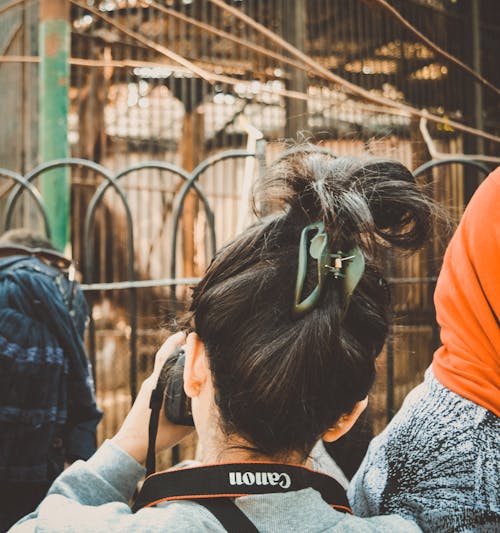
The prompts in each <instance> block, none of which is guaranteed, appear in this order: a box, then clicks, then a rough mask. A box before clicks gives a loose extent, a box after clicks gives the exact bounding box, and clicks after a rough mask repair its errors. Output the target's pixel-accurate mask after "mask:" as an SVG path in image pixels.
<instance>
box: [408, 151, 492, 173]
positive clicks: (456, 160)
mask: <svg viewBox="0 0 500 533" xmlns="http://www.w3.org/2000/svg"><path fill="white" fill-rule="evenodd" d="M455 163H456V164H459V165H465V166H469V167H473V168H475V169H477V170H480V171H481V172H484V173H485V174H486V175H488V174H489V173H490V172H491V170H490V169H489V168H488V167H487V166H486V165H485V164H484V163H481V162H479V161H474V160H472V159H464V158H462V157H459V156H457V157H449V158H446V159H432V160H431V161H427V162H426V163H424V164H423V165H420V166H419V167H418V168H416V169H415V170H414V171H413V175H414V176H415V178H418V177H419V176H420V175H421V174H423V173H424V172H426V171H427V170H430V169H432V168H435V167H440V166H443V165H451V164H455Z"/></svg>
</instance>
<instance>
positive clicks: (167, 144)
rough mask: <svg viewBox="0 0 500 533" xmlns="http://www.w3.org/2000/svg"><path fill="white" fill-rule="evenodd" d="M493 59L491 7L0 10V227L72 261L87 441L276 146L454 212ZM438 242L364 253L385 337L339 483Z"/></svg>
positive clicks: (111, 413) (245, 216)
mask: <svg viewBox="0 0 500 533" xmlns="http://www.w3.org/2000/svg"><path fill="white" fill-rule="evenodd" d="M498 50H500V4H499V2H498V0H390V1H385V0H291V1H287V0H230V1H229V0H228V1H226V2H223V1H222V0H161V1H160V0H158V1H152V0H144V1H140V0H0V116H1V119H2V125H1V127H0V167H1V168H0V178H1V179H0V209H1V214H2V218H1V224H2V226H3V227H2V228H1V229H2V230H3V229H7V228H12V227H20V226H24V227H29V228H33V229H38V230H39V231H41V232H45V233H47V234H50V236H51V237H52V238H53V240H54V242H55V243H56V245H57V246H58V247H59V248H60V249H61V250H65V251H66V252H67V253H68V254H71V255H72V257H73V258H74V260H75V262H76V263H77V268H78V269H79V271H80V272H81V281H82V283H83V288H84V290H85V294H86V296H87V298H88V300H89V303H90V304H91V309H92V317H91V322H90V329H89V335H88V349H89V354H90V357H91V360H92V363H93V366H94V375H95V380H96V388H97V395H98V403H99V405H100V407H101V408H102V409H103V410H104V412H105V416H104V419H103V422H102V423H101V425H100V429H99V435H100V439H101V440H102V439H103V438H105V437H107V436H110V435H112V434H113V433H114V431H115V430H116V429H117V427H118V425H119V424H120V422H121V420H122V419H123V417H124V415H125V413H126V412H127V410H128V408H129V406H130V403H131V399H132V398H133V397H134V395H135V392H136V390H137V385H138V384H140V382H141V380H142V378H143V377H144V375H146V374H147V373H148V371H149V370H150V367H151V362H152V357H153V354H154V353H155V351H156V349H157V347H158V346H159V344H160V343H161V341H162V339H164V338H165V337H166V335H167V334H168V329H169V328H170V327H172V326H171V323H172V320H173V319H175V317H176V316H178V315H179V313H182V312H183V310H184V308H185V304H186V301H187V297H188V295H189V287H190V286H192V285H193V284H194V283H195V282H196V279H197V278H198V276H200V274H201V273H202V272H203V270H204V268H205V267H206V266H207V265H208V263H209V261H210V258H211V256H212V254H213V252H214V249H215V247H216V246H220V245H221V244H223V243H224V242H226V241H227V240H228V239H230V238H231V237H232V236H233V235H234V234H235V233H236V232H237V231H238V230H239V229H242V228H243V227H245V226H246V225H247V224H249V223H250V222H251V221H252V216H253V215H252V214H251V211H250V209H249V204H250V196H251V189H252V185H253V183H254V182H255V181H256V180H258V179H259V178H260V177H261V176H262V175H263V173H264V172H265V169H266V166H267V165H268V164H269V163H270V162H271V161H272V160H273V159H274V158H275V157H276V156H277V155H279V153H280V152H281V151H282V150H283V149H284V147H285V146H286V145H287V143H288V144H289V143H290V142H297V141H301V140H308V141H310V142H313V143H317V144H320V145H321V146H322V147H323V148H324V149H325V150H329V151H331V152H333V153H334V154H336V155H346V154H347V155H359V154H363V153H366V154H372V155H376V156H385V157H392V158H395V159H398V160H400V161H402V162H403V163H404V164H406V165H407V166H408V167H409V168H410V169H411V170H412V171H414V172H415V174H416V175H417V176H418V180H419V181H421V182H422V183H424V184H427V185H428V187H429V190H430V191H431V193H432V194H433V195H434V196H435V198H436V199H438V200H439V201H440V202H441V203H442V204H443V205H444V206H445V207H446V208H447V209H449V211H450V213H451V214H452V216H453V217H454V218H455V220H456V219H457V218H458V217H459V215H460V214H461V212H462V210H463V208H464V206H465V205H466V203H467V201H468V199H469V198H470V196H471V194H472V193H473V192H474V190H475V189H476V187H477V186H478V184H479V183H480V182H481V180H482V179H484V177H485V176H486V175H487V173H488V170H489V169H491V168H494V167H495V166H497V165H498V163H499V162H500V158H499V156H500V150H499V146H500V145H499V142H500V99H499V95H500V90H499V89H498V87H499V86H500V69H498V64H499V59H498ZM261 207H263V208H264V210H265V208H266V206H261ZM449 236H450V234H449V231H445V229H444V228H436V230H435V238H434V240H433V242H431V243H430V244H429V246H427V247H426V249H425V250H423V251H422V252H421V253H420V254H419V255H418V256H416V257H414V258H412V259H404V258H403V259H401V258H395V257H387V258H386V276H387V278H388V280H389V283H390V285H391V288H392V291H393V305H394V326H393V328H392V330H391V334H390V336H389V339H388V342H387V345H386V348H385V349H384V352H383V353H382V355H381V356H380V358H379V377H378V381H377V384H376V387H375V391H374V394H373V397H372V401H371V403H370V409H369V412H368V414H367V416H366V417H365V420H364V421H363V422H362V423H361V425H360V428H359V431H358V434H357V435H355V436H354V437H352V438H353V439H355V443H354V445H353V443H352V442H351V443H350V444H349V447H350V450H351V453H350V454H349V455H350V457H349V458H344V459H343V458H342V453H343V452H342V449H343V447H345V446H346V444H345V443H343V442H339V444H338V450H337V453H339V454H340V459H339V461H340V462H341V463H342V462H343V461H344V462H345V464H344V465H343V466H344V468H345V469H346V470H347V472H348V473H349V472H350V470H352V469H353V468H355V466H356V463H357V459H356V457H354V456H356V454H354V455H353V453H352V450H353V449H358V448H359V453H358V456H360V455H361V454H362V452H363V449H364V446H365V444H366V441H367V439H368V437H369V436H370V435H372V434H373V433H377V432H378V431H380V430H381V429H382V428H383V427H384V426H385V425H386V423H387V421H388V420H389V419H390V417H391V416H392V415H393V414H394V412H395V411H396V410H397V408H398V407H399V405H400V404H401V401H402V399H403V398H404V396H405V395H406V393H407V392H408V391H409V390H410V389H411V388H412V387H413V386H414V385H416V384H417V383H418V382H419V381H421V379H422V377H423V372H424V370H425V368H426V367H427V366H428V364H429V363H430V361H431V358H432V352H433V350H434V348H435V347H436V346H437V344H438V343H439V331H438V329H437V326H436V324H435V316H434V308H433V303H432V294H433V289H434V283H435V279H436V274H437V272H438V271H439V266H440V263H441V258H442V253H443V250H444V248H445V246H446V243H447V239H448V238H449ZM193 445H194V444H193V443H191V444H188V445H186V446H184V448H183V449H181V450H179V449H177V450H176V451H175V452H174V455H175V456H174V458H173V460H177V459H178V458H179V457H184V456H189V455H190V454H191V453H192V451H193V450H192V447H193ZM356 453H357V452H356ZM344 455H345V454H344ZM165 461H166V462H167V463H168V462H169V461H170V456H169V457H167V458H166V459H165Z"/></svg>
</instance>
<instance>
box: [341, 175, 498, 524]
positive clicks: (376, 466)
mask: <svg viewBox="0 0 500 533" xmlns="http://www.w3.org/2000/svg"><path fill="white" fill-rule="evenodd" d="M434 302H435V306H436V313H437V321H438V323H439V325H440V327H441V342H442V346H441V347H440V348H439V349H438V350H437V351H436V353H435V354H434V359H433V362H432V365H431V367H430V368H429V369H428V370H427V372H426V376H425V381H424V383H422V384H421V385H419V386H418V387H417V388H416V389H414V390H413V391H412V392H411V393H410V394H409V395H408V397H407V398H406V400H405V402H404V404H403V406H402V408H401V410H400V411H399V412H398V414H397V415H396V416H395V417H394V419H393V420H392V422H391V423H390V424H389V425H388V427H387V428H386V429H385V431H384V432H383V433H382V434H381V435H379V436H378V437H376V438H375V439H374V440H373V441H372V443H371V444H370V447H369V449H368V453H367V455H366V457H365V459H364V461H363V464H362V465H361V467H360V469H359V470H358V472H357V474H356V475H355V477H354V479H353V481H352V484H351V487H350V489H349V499H350V502H351V505H352V506H353V509H354V511H355V513H356V514H358V515H361V516H372V515H379V514H386V513H397V514H400V515H403V516H405V517H407V518H411V519H413V520H416V521H417V522H418V524H419V525H420V527H421V528H422V529H423V530H424V531H433V532H434V531H439V532H445V531H450V532H452V531H453V532H454V531H500V490H499V483H500V481H499V480H500V419H499V416H500V167H499V168H497V169H496V170H495V171H494V172H492V173H491V174H490V176H489V177H488V178H487V179H486V180H485V181H484V182H483V183H482V184H481V186H480V187H479V188H478V190H477V191H476V193H475V194H474V196H473V197H472V199H471V201H470V203H469V205H468V206H467V208H466V210H465V213H464V215H463V217H462V220H461V222H460V224H459V226H458V228H457V230H456V232H455V234H454V236H453V238H452V240H451V242H450V244H449V246H448V249H447V251H446V254H445V257H444V261H443V266H442V269H441V273H440V275H439V279H438V282H437V286H436V292H435V295H434Z"/></svg>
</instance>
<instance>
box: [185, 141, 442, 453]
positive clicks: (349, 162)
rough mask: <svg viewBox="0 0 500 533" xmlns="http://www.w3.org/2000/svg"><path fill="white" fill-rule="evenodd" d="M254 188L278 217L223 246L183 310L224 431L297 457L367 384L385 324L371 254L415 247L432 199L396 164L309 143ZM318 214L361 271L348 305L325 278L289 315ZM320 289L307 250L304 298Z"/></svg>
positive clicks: (332, 246) (338, 285) (332, 244)
mask: <svg viewBox="0 0 500 533" xmlns="http://www.w3.org/2000/svg"><path fill="white" fill-rule="evenodd" d="M260 194H262V195H264V196H263V197H264V198H265V200H266V203H267V205H274V206H276V207H277V208H278V212H276V213H275V214H273V215H271V216H267V217H265V218H262V219H260V220H259V222H258V223H257V224H255V225H254V226H252V227H250V228H249V229H247V230H246V231H244V232H243V233H241V234H240V235H238V236H237V237H236V238H235V239H234V240H233V241H232V242H231V243H229V244H228V245H227V246H225V247H224V248H222V249H221V250H220V251H219V253H218V254H217V255H216V257H215V258H214V260H213V262H212V264H211V265H210V267H209V268H208V270H207V272H206V274H205V276H204V277H203V279H202V280H201V282H200V283H199V285H198V286H197V287H196V289H195V290H194V293H193V301H192V305H191V311H192V315H193V318H194V328H195V331H196V333H197V334H198V336H199V337H200V339H201V341H202V342H203V345H204V348H205V352H206V354H207V357H208V362H209V365H210V370H211V375H212V381H213V385H214V395H215V403H216V405H217V408H218V411H219V415H220V425H221V428H222V430H223V431H224V433H225V434H226V435H228V436H231V435H238V436H240V437H242V438H243V439H245V441H247V442H248V443H249V444H250V445H251V446H252V447H255V449H256V450H257V451H258V452H259V453H261V454H263V455H268V456H278V455H282V454H286V453H287V452H297V451H298V452H300V453H301V454H303V455H304V456H305V455H307V454H308V453H309V451H310V449H311V448H312V446H313V444H314V442H315V441H316V440H317V439H318V438H319V437H320V436H321V435H322V434H323V433H324V432H325V431H327V430H328V428H331V427H332V426H334V425H335V423H336V422H337V421H338V420H339V418H340V417H341V416H342V415H344V414H346V413H350V412H351V411H352V410H353V408H354V406H355V405H356V404H357V403H358V402H360V401H361V400H363V399H364V398H365V397H366V395H367V393H368V391H369V389H370V387H371V386H372V383H373V380H374V377H375V358H376V357H377V355H378V354H379V352H380V351H381V349H382V346H383V344H384V341H385V338H386V334H387V330H388V321H389V297H388V290H387V286H386V283H385V281H384V280H383V278H382V275H381V272H380V271H379V269H378V267H377V260H378V256H379V253H378V252H379V251H380V248H381V247H384V246H385V247H387V246H392V247H397V248H400V249H405V250H410V249H416V248H418V247H419V246H420V245H421V244H422V243H423V242H424V241H425V239H426V237H427V235H428V233H429V230H430V220H431V216H430V215H431V205H432V204H431V202H430V201H429V200H428V199H427V198H426V197H425V196H424V195H423V194H422V192H421V191H419V189H418V187H417V186H416V184H415V181H414V178H413V176H412V175H411V173H410V172H409V171H408V170H407V169H406V168H405V167H404V166H403V165H401V164H399V163H396V162H393V161H381V160H371V159H368V160H367V159H352V158H339V159H336V158H334V157H333V156H330V155H328V154H325V153H324V152H320V151H318V150H316V149H314V147H304V148H298V149H295V150H293V151H291V152H288V153H286V154H285V155H284V156H282V157H281V158H280V159H279V160H278V161H277V162H276V163H275V164H274V165H273V166H272V168H271V170H270V173H269V176H268V178H267V179H266V180H265V181H264V183H263V185H262V188H261V191H260ZM318 221H322V222H323V223H324V226H325V232H326V234H327V238H328V247H329V250H330V251H331V252H332V253H333V252H337V251H342V252H344V253H346V252H348V251H349V250H351V249H353V248H355V247H358V248H359V250H360V251H361V253H362V254H363V256H364V260H365V269H364V272H363V275H362V276H361V279H360V281H359V283H358V284H357V285H356V287H355V289H354V292H353V294H352V296H351V298H350V299H349V301H348V302H347V301H346V298H345V293H344V281H343V279H342V278H338V279H336V278H335V277H334V276H333V275H328V276H326V279H325V283H324V287H323V290H322V293H321V295H320V298H319V300H318V302H317V303H316V304H315V305H314V307H313V308H312V309H310V310H309V311H308V312H306V313H305V314H302V315H301V316H299V317H296V316H295V315H294V313H293V312H292V310H293V304H294V294H295V290H296V283H297V268H298V256H299V241H300V237H301V233H302V231H303V229H304V227H306V226H307V225H308V224H311V223H314V222H318ZM311 236H314V232H312V234H311ZM317 284H318V275H317V262H316V261H315V260H314V259H313V258H312V257H310V256H309V257H308V261H307V269H306V275H305V281H304V288H303V293H304V294H306V295H307V294H309V293H310V292H311V291H312V290H313V289H314V288H315V286H316V285H317Z"/></svg>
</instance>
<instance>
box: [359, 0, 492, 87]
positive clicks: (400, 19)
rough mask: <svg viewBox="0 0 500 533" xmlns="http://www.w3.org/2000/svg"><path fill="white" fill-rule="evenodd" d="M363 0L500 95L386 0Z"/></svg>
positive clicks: (481, 77) (479, 75) (490, 84)
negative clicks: (382, 10) (373, 4)
mask: <svg viewBox="0 0 500 533" xmlns="http://www.w3.org/2000/svg"><path fill="white" fill-rule="evenodd" d="M365 1H367V3H370V2H375V3H377V4H378V5H379V6H380V7H382V8H383V9H385V10H386V11H387V12H388V13H390V14H391V15H392V16H393V17H394V18H395V19H396V20H397V21H398V22H399V23H400V24H401V25H402V26H404V27H405V28H406V29H407V30H408V31H409V32H411V33H412V34H413V35H414V36H415V37H417V39H420V40H421V41H422V42H424V43H425V44H426V46H428V47H429V48H430V49H431V50H433V51H434V52H436V54H438V55H440V56H441V57H443V58H444V59H446V60H447V61H449V62H450V63H453V64H454V65H456V66H457V67H458V68H460V69H461V70H463V71H464V72H466V73H467V74H469V75H470V76H472V77H473V78H474V79H475V80H476V81H478V82H479V83H481V85H484V86H485V87H487V88H488V89H490V91H493V92H494V93H495V94H496V95H497V96H500V89H499V88H498V87H496V86H495V85H493V84H492V83H491V82H489V81H488V80H487V79H486V78H484V77H483V76H481V74H479V73H478V72H476V71H475V70H473V69H472V68H471V67H469V66H468V65H466V64H465V63H463V62H462V61H460V59H458V57H456V56H454V55H452V54H450V53H449V52H447V51H446V50H443V49H442V48H441V47H440V46H438V45H437V44H436V43H435V42H433V41H431V40H430V39H429V38H428V37H426V36H425V35H424V34H423V33H422V32H420V31H419V30H417V28H415V26H413V24H411V22H409V21H408V20H406V19H405V18H404V17H403V15H401V13H400V12H399V11H398V10H397V9H396V8H394V7H393V6H391V5H390V4H388V3H387V2H386V0H365Z"/></svg>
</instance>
